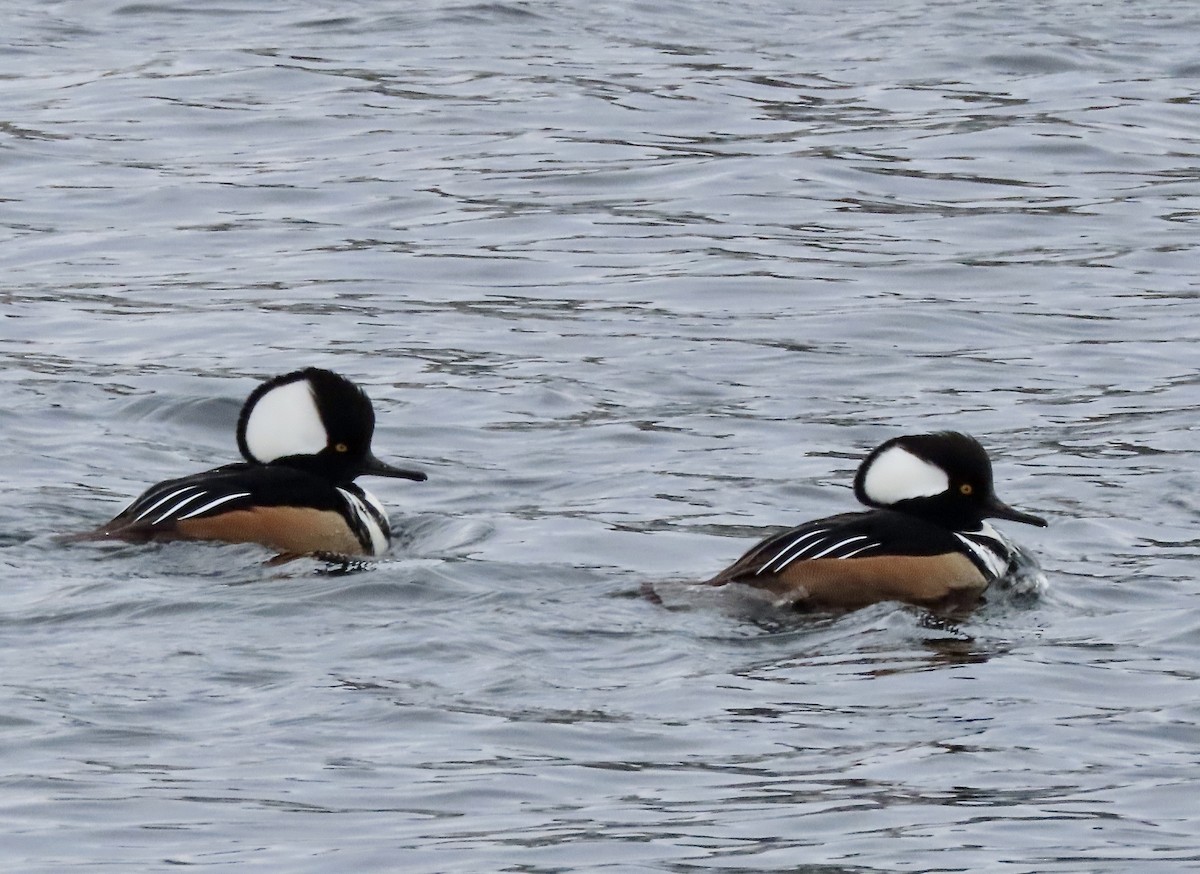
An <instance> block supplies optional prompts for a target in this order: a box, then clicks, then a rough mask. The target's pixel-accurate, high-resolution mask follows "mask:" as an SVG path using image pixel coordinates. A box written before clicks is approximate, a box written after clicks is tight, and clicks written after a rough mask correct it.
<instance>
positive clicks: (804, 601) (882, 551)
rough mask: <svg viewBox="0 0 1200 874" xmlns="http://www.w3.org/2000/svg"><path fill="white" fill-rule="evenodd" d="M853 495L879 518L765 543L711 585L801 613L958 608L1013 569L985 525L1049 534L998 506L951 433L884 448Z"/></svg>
mask: <svg viewBox="0 0 1200 874" xmlns="http://www.w3.org/2000/svg"><path fill="white" fill-rule="evenodd" d="M854 494H855V496H856V497H857V498H858V500H859V501H860V502H861V503H863V504H866V505H867V506H868V507H874V508H875V509H873V510H867V511H864V512H858V513H843V514H840V515H837V516H830V517H828V518H827V519H818V520H816V521H813V522H808V523H806V524H804V525H801V526H800V527H798V528H792V529H791V530H789V531H785V532H783V533H782V534H777V535H775V536H773V537H769V538H767V539H766V540H764V541H763V542H762V543H760V544H758V545H757V546H755V547H754V548H753V549H751V550H750V551H749V552H747V553H746V554H745V555H743V556H742V557H741V558H740V559H738V560H737V561H736V562H735V563H734V564H733V565H732V566H730V567H728V568H726V569H725V570H723V571H721V573H719V574H717V575H716V576H715V577H713V578H712V579H711V580H709V582H710V583H711V584H712V585H717V586H720V585H724V584H725V583H743V584H745V585H749V586H753V587H755V588H759V589H765V590H767V591H769V592H771V593H772V594H774V595H776V596H777V597H779V598H780V599H781V601H783V602H785V603H792V604H795V605H796V606H798V607H800V608H802V609H818V610H819V609H843V610H854V609H857V608H859V607H865V606H866V605H868V604H873V603H875V602H877V601H905V602H907V603H910V604H917V605H920V606H925V607H931V608H935V609H944V608H951V609H953V608H961V607H966V606H970V605H972V604H974V603H975V602H977V601H978V600H979V598H980V596H981V595H982V594H983V591H984V590H985V589H986V588H987V587H988V585H989V584H991V583H992V582H993V581H995V580H996V579H998V578H1000V577H1003V576H1004V575H1005V574H1007V573H1009V572H1010V571H1012V570H1013V569H1014V568H1015V562H1016V557H1017V548H1016V546H1014V545H1013V544H1012V543H1011V542H1010V541H1009V540H1007V539H1006V538H1005V537H1004V536H1003V535H1002V534H1000V532H998V531H997V530H996V529H994V528H993V527H992V526H991V525H989V524H988V523H987V522H985V521H984V519H987V518H989V517H990V518H995V519H1008V520H1011V521H1013V522H1024V523H1025V524H1027V525H1038V526H1042V527H1044V526H1045V525H1046V520H1044V519H1041V518H1039V517H1037V516H1032V515H1030V514H1028V513H1022V512H1020V511H1018V510H1014V509H1013V508H1012V507H1010V506H1008V505H1007V504H1005V503H1003V502H1002V501H1000V499H999V498H997V497H996V494H995V492H994V491H993V487H992V463H991V461H990V460H989V459H988V456H987V452H986V451H984V448H983V447H982V446H980V445H979V442H978V441H976V440H975V438H973V437H970V436H968V435H966V434H959V433H956V432H952V431H943V432H940V433H937V434H918V435H912V436H908V437H896V438H894V439H892V440H889V441H887V442H886V443H884V444H883V445H882V446H879V447H878V448H877V449H875V450H874V451H873V452H872V453H871V454H870V455H868V456H867V458H866V460H865V461H863V463H862V465H860V466H859V468H858V473H857V474H856V475H855V477H854Z"/></svg>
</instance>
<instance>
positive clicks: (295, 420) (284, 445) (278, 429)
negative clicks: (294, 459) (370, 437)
mask: <svg viewBox="0 0 1200 874" xmlns="http://www.w3.org/2000/svg"><path fill="white" fill-rule="evenodd" d="M328 442H329V436H328V435H327V434H326V433H325V426H324V425H323V424H322V423H321V414H320V413H319V412H317V403H316V400H315V399H314V398H313V393H312V387H311V386H310V385H309V384H308V380H307V379H301V380H299V381H297V382H289V383H288V384H287V385H281V386H279V387H278V388H273V389H271V390H270V391H269V392H267V393H266V394H265V395H263V396H262V397H261V398H259V399H258V402H257V403H256V404H255V405H254V408H253V409H252V410H250V416H249V418H247V420H246V448H247V449H249V450H250V454H251V455H253V456H254V458H255V459H256V460H258V461H261V462H264V463H265V462H269V461H274V460H275V459H277V458H284V457H285V456H288V455H316V454H317V453H318V452H320V451H321V450H322V449H324V448H325V445H326V444H327V443H328Z"/></svg>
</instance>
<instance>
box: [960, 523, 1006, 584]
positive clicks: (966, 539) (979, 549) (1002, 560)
mask: <svg viewBox="0 0 1200 874" xmlns="http://www.w3.org/2000/svg"><path fill="white" fill-rule="evenodd" d="M989 527H990V526H989ZM954 536H955V537H957V538H958V539H959V540H961V541H962V543H963V545H964V546H966V547H967V549H969V550H970V551H971V555H973V556H975V557H976V558H977V559H979V561H980V562H981V563H982V564H983V566H984V567H985V568H987V569H988V571H990V572H991V575H992V576H993V577H1000V576H1003V575H1004V572H1005V571H1006V570H1008V555H1007V554H1003V555H1002V554H1001V553H1000V551H999V549H998V548H1000V549H1002V548H1003V541H1001V540H998V539H997V538H994V537H989V536H988V535H986V534H984V535H982V536H981V535H975V536H971V535H967V534H960V533H958V532H957V531H956V532H954ZM976 537H981V539H986V540H991V541H992V542H994V543H995V544H996V547H992V546H991V545H990V544H988V543H981V542H980V541H979V540H976V539H975V538H976ZM997 547H998V548H997Z"/></svg>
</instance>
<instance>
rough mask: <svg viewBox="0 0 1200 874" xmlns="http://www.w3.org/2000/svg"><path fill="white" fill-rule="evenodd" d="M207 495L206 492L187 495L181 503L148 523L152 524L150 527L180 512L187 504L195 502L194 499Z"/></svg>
mask: <svg viewBox="0 0 1200 874" xmlns="http://www.w3.org/2000/svg"><path fill="white" fill-rule="evenodd" d="M207 494H208V492H196V494H194V495H188V496H187V497H186V498H184V499H183V500H182V501H180V502H179V503H178V504H176V505H175V506H173V507H172V508H171V509H170V510H167V512H165V513H163V514H162V515H161V516H159V517H158V518H157V519H155V520H154V521H153V522H152V523H150V524H152V525H157V524H158V523H159V522H161V521H162V520H163V519H167V518H169V517H171V516H174V515H175V513H176V512H178V511H179V510H182V509H183V508H184V507H186V506H187V505H188V504H190V503H191V502H192V501H195V500H196V499H198V498H203V497H204V496H205V495H207Z"/></svg>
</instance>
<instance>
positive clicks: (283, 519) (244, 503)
mask: <svg viewBox="0 0 1200 874" xmlns="http://www.w3.org/2000/svg"><path fill="white" fill-rule="evenodd" d="M374 430H375V410H374V408H373V407H372V406H371V400H370V398H368V397H367V395H366V392H364V391H363V390H362V389H361V388H359V387H358V386H356V385H355V384H354V383H352V382H351V381H350V380H348V379H346V378H345V377H342V376H339V375H338V374H336V373H333V372H331V371H328V370H320V369H318V368H315V367H310V368H307V369H306V370H297V371H295V372H293V373H287V374H284V375H283V376H277V377H275V378H274V379H271V380H268V381H267V382H264V383H263V384H262V385H260V386H258V387H257V388H256V389H255V390H254V391H253V392H251V393H250V397H249V398H247V399H246V403H245V405H244V406H243V407H242V412H241V416H240V417H239V418H238V424H237V443H238V449H239V450H241V453H242V456H243V457H244V458H245V459H246V460H245V461H244V462H238V463H236V464H227V465H225V466H224V467H218V468H215V469H213V470H208V471H205V472H203V473H197V474H193V475H192V476H186V477H183V478H181V479H173V480H167V481H166V482H162V483H159V484H158V485H156V486H154V487H153V488H151V489H149V490H148V491H146V493H145V494H143V495H142V496H141V497H140V498H138V499H137V500H136V501H134V502H133V503H132V504H130V505H129V506H128V507H127V508H126V509H124V510H123V511H121V513H119V514H118V515H117V516H116V517H115V518H113V519H112V520H111V521H110V522H108V523H106V524H104V525H102V526H100V527H99V528H97V529H96V530H95V531H92V532H89V533H88V534H84V535H82V536H81V538H80V539H88V540H100V539H105V538H117V539H121V540H132V541H137V542H144V541H147V540H220V541H225V542H227V543H260V544H262V545H263V546H267V547H270V548H272V549H277V550H280V551H281V552H282V553H284V555H285V556H291V555H307V554H319V555H331V556H356V555H368V556H375V555H382V554H383V552H384V551H385V550H387V548H388V544H389V543H390V542H391V527H390V526H389V525H388V518H387V513H386V511H385V510H384V508H383V505H382V504H381V503H380V502H379V500H378V499H377V498H376V497H375V496H374V495H372V494H371V493H370V492H368V491H367V490H366V489H363V488H361V487H360V486H358V485H355V483H354V480H355V478H356V477H359V476H362V475H364V474H371V475H374V476H388V477H400V478H403V479H410V480H416V481H417V482H422V481H424V480H425V479H426V476H425V474H424V473H422V472H421V471H419V470H403V469H401V468H397V467H392V466H391V465H389V464H385V463H384V462H382V461H380V460H379V459H378V458H376V457H375V456H374V454H372V452H371V435H372V433H373V432H374Z"/></svg>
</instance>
